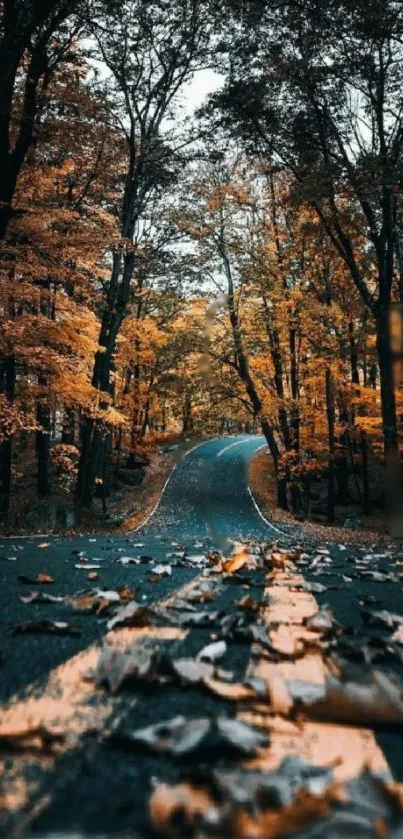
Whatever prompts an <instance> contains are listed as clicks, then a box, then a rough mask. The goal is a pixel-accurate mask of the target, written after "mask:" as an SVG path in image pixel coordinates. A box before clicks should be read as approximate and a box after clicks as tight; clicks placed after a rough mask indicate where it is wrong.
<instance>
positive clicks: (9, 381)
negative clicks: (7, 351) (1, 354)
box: [0, 356, 16, 522]
mask: <svg viewBox="0 0 403 839" xmlns="http://www.w3.org/2000/svg"><path fill="white" fill-rule="evenodd" d="M15 383H16V368H15V358H14V356H7V357H6V358H3V360H2V362H1V365H0V394H2V395H3V396H4V397H5V399H6V405H7V404H9V405H10V408H11V406H12V404H13V402H14V395H15ZM6 419H7V417H6ZM12 456H13V438H12V435H11V434H9V435H6V437H5V439H4V440H3V441H2V443H1V444H0V522H6V521H7V519H8V516H9V512H10V501H11V483H12V482H11V471H12Z"/></svg>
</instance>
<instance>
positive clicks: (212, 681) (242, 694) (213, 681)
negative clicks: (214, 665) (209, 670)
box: [203, 676, 257, 702]
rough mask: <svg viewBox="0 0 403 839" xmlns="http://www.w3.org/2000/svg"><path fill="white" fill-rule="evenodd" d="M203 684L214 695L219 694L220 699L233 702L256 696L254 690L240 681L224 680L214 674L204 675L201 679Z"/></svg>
mask: <svg viewBox="0 0 403 839" xmlns="http://www.w3.org/2000/svg"><path fill="white" fill-rule="evenodd" d="M203 684H204V685H205V687H206V688H208V690H211V692H212V693H214V694H215V696H220V697H221V699H229V700H231V701H233V702H242V701H243V700H247V699H256V697H257V694H256V691H254V690H253V689H252V688H250V687H247V686H246V685H244V684H242V682H224V681H222V680H221V679H217V678H215V677H214V676H206V677H205V678H204V679H203Z"/></svg>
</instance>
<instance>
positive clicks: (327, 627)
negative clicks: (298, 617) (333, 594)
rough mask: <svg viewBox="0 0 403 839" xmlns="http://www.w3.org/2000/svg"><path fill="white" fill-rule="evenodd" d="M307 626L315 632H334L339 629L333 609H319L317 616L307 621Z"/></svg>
mask: <svg viewBox="0 0 403 839" xmlns="http://www.w3.org/2000/svg"><path fill="white" fill-rule="evenodd" d="M305 626H307V627H308V629H311V630H313V632H323V633H326V632H332V631H334V630H336V629H337V628H338V624H337V622H336V620H335V617H334V614H333V612H332V611H331V609H327V608H323V609H319V611H318V612H316V614H315V615H313V616H312V617H311V618H308V619H307V620H306V621H305Z"/></svg>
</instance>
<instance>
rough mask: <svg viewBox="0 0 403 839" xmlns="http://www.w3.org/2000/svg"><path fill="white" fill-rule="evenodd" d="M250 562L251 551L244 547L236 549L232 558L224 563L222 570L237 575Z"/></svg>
mask: <svg viewBox="0 0 403 839" xmlns="http://www.w3.org/2000/svg"><path fill="white" fill-rule="evenodd" d="M248 562H249V550H248V549H247V548H245V547H244V546H241V547H237V548H235V550H234V552H233V554H232V557H231V558H230V559H226V560H224V561H223V563H222V570H223V571H224V572H225V573H226V574H235V572H236V571H239V570H240V569H241V568H244V566H245V565H247V564H248Z"/></svg>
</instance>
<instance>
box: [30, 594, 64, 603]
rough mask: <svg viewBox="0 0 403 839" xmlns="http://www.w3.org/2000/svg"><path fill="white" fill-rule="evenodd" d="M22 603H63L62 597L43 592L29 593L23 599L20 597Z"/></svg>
mask: <svg viewBox="0 0 403 839" xmlns="http://www.w3.org/2000/svg"><path fill="white" fill-rule="evenodd" d="M20 600H21V602H22V603H27V604H29V603H64V597H61V596H59V597H58V596H56V595H54V594H47V593H46V592H44V591H31V593H30V594H27V595H26V596H25V597H24V596H22V597H20Z"/></svg>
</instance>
